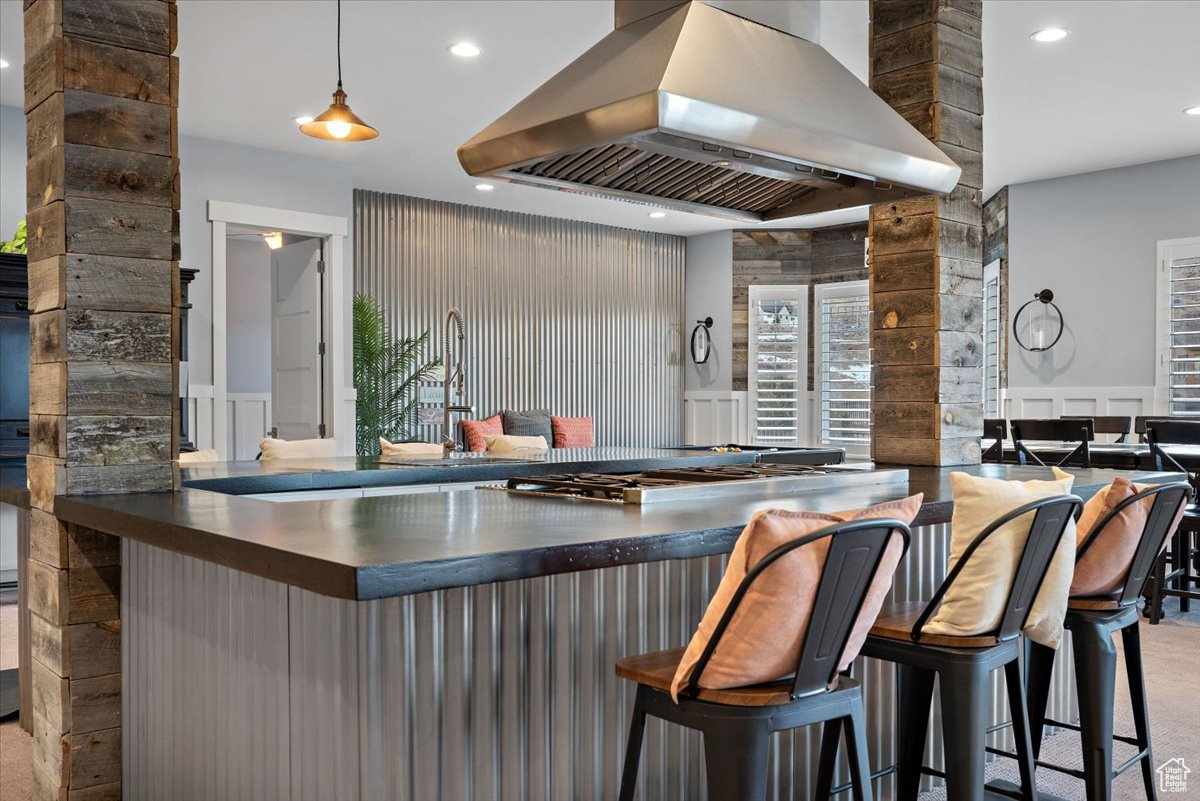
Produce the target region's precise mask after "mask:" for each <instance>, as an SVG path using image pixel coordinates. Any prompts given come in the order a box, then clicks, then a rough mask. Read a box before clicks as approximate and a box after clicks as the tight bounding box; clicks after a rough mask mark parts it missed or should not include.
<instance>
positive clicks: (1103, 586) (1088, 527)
mask: <svg viewBox="0 0 1200 801" xmlns="http://www.w3.org/2000/svg"><path fill="white" fill-rule="evenodd" d="M1151 486H1152V485H1149V484H1134V483H1133V482H1131V481H1130V480H1129V479H1127V478H1122V477H1120V476H1118V477H1117V478H1116V479H1115V480H1114V481H1113V483H1112V486H1109V487H1106V488H1105V489H1102V490H1100V491H1099V492H1097V493H1096V494H1095V495H1093V496H1092V497H1091V498H1090V499H1088V501H1087V503H1085V504H1084V505H1083V513H1082V514H1081V515H1080V516H1079V524H1078V526H1076V530H1075V548H1076V550H1078V549H1079V548H1080V547H1082V545H1083V543H1084V542H1086V541H1087V538H1088V537H1089V536H1090V535H1091V533H1092V530H1093V529H1094V528H1095V527H1096V525H1097V524H1099V523H1100V521H1101V520H1102V519H1103V518H1105V517H1107V516H1108V513H1109V512H1111V511H1112V510H1113V509H1115V508H1116V507H1117V506H1118V505H1120V503H1121V502H1122V501H1125V500H1127V499H1129V498H1132V497H1133V496H1134V495H1136V494H1137V493H1139V492H1142V491H1143V490H1147V489H1150V487H1151ZM1153 505H1154V499H1153V498H1146V499H1145V500H1143V501H1141V502H1139V503H1135V504H1133V505H1131V506H1127V507H1125V508H1124V509H1122V510H1121V513H1120V514H1118V515H1117V516H1116V517H1114V518H1113V519H1112V520H1111V521H1110V522H1109V523H1108V525H1106V526H1105V527H1104V529H1103V530H1102V531H1101V532H1100V533H1099V534H1097V535H1096V541H1095V542H1093V543H1092V544H1091V545H1089V546H1088V549H1087V552H1086V553H1085V554H1084V555H1083V558H1082V559H1080V560H1079V561H1078V562H1076V563H1075V575H1074V576H1073V577H1072V579H1071V597H1072V598H1081V597H1086V596H1091V595H1108V594H1110V593H1114V592H1116V591H1117V590H1119V589H1121V585H1122V584H1124V583H1125V577H1126V576H1127V575H1128V574H1129V567H1130V565H1132V564H1133V556H1134V553H1135V552H1136V551H1137V546H1138V542H1139V541H1140V540H1141V538H1142V532H1143V531H1144V530H1145V528H1146V520H1147V519H1148V518H1149V516H1150V509H1151V507H1152V506H1153ZM1182 516H1183V508H1182V507H1180V510H1179V514H1178V515H1177V516H1176V518H1175V522H1174V523H1172V524H1171V530H1174V529H1175V527H1176V526H1178V525H1179V519H1180V518H1181V517H1182ZM1169 541H1170V537H1168V538H1167V539H1165V540H1163V547H1166V544H1167V543H1168V542H1169Z"/></svg>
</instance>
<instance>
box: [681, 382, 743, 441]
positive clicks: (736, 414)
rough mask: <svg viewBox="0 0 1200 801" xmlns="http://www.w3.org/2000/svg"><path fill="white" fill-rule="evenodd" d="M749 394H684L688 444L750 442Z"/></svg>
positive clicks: (702, 392)
mask: <svg viewBox="0 0 1200 801" xmlns="http://www.w3.org/2000/svg"><path fill="white" fill-rule="evenodd" d="M749 398H750V393H748V392H720V391H712V390H693V391H689V392H685V393H683V436H684V444H686V445H716V444H719V443H730V442H737V443H743V444H749V443H750V442H751V439H750V434H751V431H750V402H749Z"/></svg>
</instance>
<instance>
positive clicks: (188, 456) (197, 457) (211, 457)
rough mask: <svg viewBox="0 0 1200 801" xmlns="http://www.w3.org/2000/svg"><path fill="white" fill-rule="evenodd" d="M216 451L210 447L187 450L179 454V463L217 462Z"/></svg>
mask: <svg viewBox="0 0 1200 801" xmlns="http://www.w3.org/2000/svg"><path fill="white" fill-rule="evenodd" d="M218 461H220V459H218V458H217V452H216V451H215V450H214V449H212V448H206V449H205V450H202V451H189V452H187V453H181V454H179V463H180V464H203V463H205V462H218Z"/></svg>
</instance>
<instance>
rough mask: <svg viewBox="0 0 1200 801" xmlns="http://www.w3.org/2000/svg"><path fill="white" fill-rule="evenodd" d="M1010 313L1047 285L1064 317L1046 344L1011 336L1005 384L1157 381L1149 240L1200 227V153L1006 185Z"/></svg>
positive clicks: (1193, 231) (1151, 243) (1152, 254)
mask: <svg viewBox="0 0 1200 801" xmlns="http://www.w3.org/2000/svg"><path fill="white" fill-rule="evenodd" d="M1008 214H1009V234H1008V236H1009V239H1008V248H1009V280H1010V284H1009V287H1010V290H1009V302H1010V317H1009V327H1010V332H1011V325H1012V316H1011V315H1012V314H1014V313H1015V312H1016V310H1017V309H1018V308H1019V307H1020V305H1021V304H1022V303H1024V302H1025V301H1026V300H1028V299H1031V298H1032V297H1033V294H1034V293H1035V292H1037V291H1039V290H1041V289H1046V288H1048V289H1051V290H1053V291H1054V294H1055V302H1056V303H1057V304H1058V306H1059V308H1060V309H1062V313H1063V317H1064V318H1065V319H1066V326H1065V330H1064V333H1063V337H1062V340H1061V341H1060V342H1059V343H1058V345H1056V346H1055V347H1053V348H1052V349H1050V350H1048V351H1045V352H1044V353H1029V352H1027V351H1024V350H1022V349H1020V348H1019V347H1017V346H1016V343H1015V342H1014V343H1012V347H1011V348H1010V350H1009V358H1008V369H1009V382H1008V383H1009V386H1010V387H1037V386H1045V385H1056V386H1059V387H1085V386H1141V387H1148V386H1153V385H1154V370H1155V358H1156V353H1157V350H1156V346H1155V341H1154V337H1155V332H1154V329H1155V308H1154V307H1155V280H1156V279H1155V247H1156V244H1157V242H1158V240H1160V239H1176V238H1180V237H1186V236H1198V235H1200V156H1190V157H1188V158H1182V159H1172V160H1169V161H1160V162H1155V163H1152V164H1141V165H1137V166H1133V167H1123V168H1120V169H1115V170H1104V171H1102V172H1093V173H1086V174H1083V175H1073V176H1070V177H1067V178H1055V179H1052V180H1048V181H1037V182H1034V183H1028V184H1014V185H1012V186H1011V187H1010V188H1009V210H1008Z"/></svg>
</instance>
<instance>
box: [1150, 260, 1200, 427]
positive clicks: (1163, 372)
mask: <svg viewBox="0 0 1200 801" xmlns="http://www.w3.org/2000/svg"><path fill="white" fill-rule="evenodd" d="M1159 249H1160V253H1161V254H1162V258H1161V261H1160V269H1161V271H1162V274H1161V276H1160V286H1163V287H1164V290H1165V292H1163V293H1160V313H1159V331H1160V346H1161V348H1162V352H1161V354H1160V357H1159V359H1160V365H1159V366H1160V377H1161V378H1162V379H1163V380H1160V385H1161V386H1163V388H1165V390H1166V401H1167V409H1166V412H1167V414H1171V415H1189V414H1200V239H1186V240H1173V241H1171V242H1169V243H1160V245H1159ZM1162 294H1165V298H1163V297H1161V295H1162ZM1163 301H1165V305H1166V309H1165V320H1164V319H1163V317H1164V314H1163V311H1164V310H1163V308H1162V306H1163Z"/></svg>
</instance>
